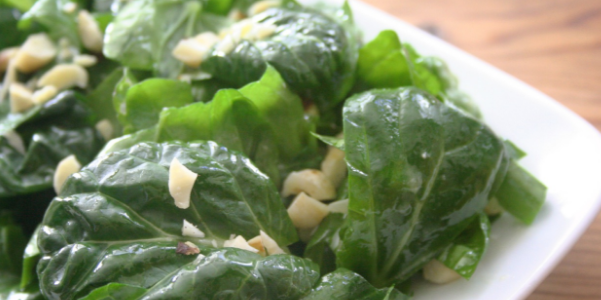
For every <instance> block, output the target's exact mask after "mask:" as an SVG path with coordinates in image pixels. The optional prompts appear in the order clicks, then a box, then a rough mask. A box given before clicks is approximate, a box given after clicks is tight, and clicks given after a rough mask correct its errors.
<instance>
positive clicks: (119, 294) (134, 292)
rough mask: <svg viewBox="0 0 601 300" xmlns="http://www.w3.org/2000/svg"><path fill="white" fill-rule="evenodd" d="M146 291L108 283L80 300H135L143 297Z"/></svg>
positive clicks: (140, 288)
mask: <svg viewBox="0 0 601 300" xmlns="http://www.w3.org/2000/svg"><path fill="white" fill-rule="evenodd" d="M146 291H147V290H146V289H145V288H142V287H139V286H133V285H127V284H121V283H109V284H107V285H105V286H103V287H99V288H97V289H95V290H93V291H92V292H91V293H90V294H89V295H87V296H86V297H84V298H81V300H113V299H121V300H126V299H137V298H138V297H140V296H142V295H144V293H146Z"/></svg>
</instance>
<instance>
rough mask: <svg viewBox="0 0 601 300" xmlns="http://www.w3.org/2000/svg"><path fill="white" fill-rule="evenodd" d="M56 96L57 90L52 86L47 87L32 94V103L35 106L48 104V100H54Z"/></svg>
mask: <svg viewBox="0 0 601 300" xmlns="http://www.w3.org/2000/svg"><path fill="white" fill-rule="evenodd" d="M56 94H58V89H57V88H56V87H54V86H53V85H47V86H45V87H43V88H41V89H39V90H37V91H35V92H33V96H32V100H33V103H35V104H37V105H42V104H44V103H46V102H48V100H50V99H52V98H54V96H56Z"/></svg>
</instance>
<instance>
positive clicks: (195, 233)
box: [182, 220, 205, 239]
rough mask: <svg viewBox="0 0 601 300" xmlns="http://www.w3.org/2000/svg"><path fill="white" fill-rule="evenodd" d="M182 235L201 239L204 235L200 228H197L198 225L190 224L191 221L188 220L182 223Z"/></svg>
mask: <svg viewBox="0 0 601 300" xmlns="http://www.w3.org/2000/svg"><path fill="white" fill-rule="evenodd" d="M182 235H183V236H190V237H195V238H199V239H202V238H204V237H205V233H204V232H202V231H201V230H200V229H198V227H196V226H194V225H192V223H190V222H188V221H187V220H184V225H182Z"/></svg>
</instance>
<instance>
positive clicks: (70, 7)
mask: <svg viewBox="0 0 601 300" xmlns="http://www.w3.org/2000/svg"><path fill="white" fill-rule="evenodd" d="M76 9H77V3H75V2H67V3H65V5H63V11H64V12H66V13H68V14H72V13H74V12H75V10H76Z"/></svg>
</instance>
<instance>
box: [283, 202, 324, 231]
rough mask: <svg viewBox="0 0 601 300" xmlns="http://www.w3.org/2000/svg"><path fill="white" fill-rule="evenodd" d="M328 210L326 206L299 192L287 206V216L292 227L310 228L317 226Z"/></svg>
mask: <svg viewBox="0 0 601 300" xmlns="http://www.w3.org/2000/svg"><path fill="white" fill-rule="evenodd" d="M329 213H330V211H329V210H328V206H327V205H325V204H323V203H321V202H319V201H317V200H315V199H313V198H311V197H309V196H307V194H305V193H300V194H299V195H298V196H296V198H294V201H292V204H290V207H288V216H290V219H291V220H292V223H293V224H294V227H296V228H298V229H311V228H315V227H317V225H319V223H321V221H322V220H323V218H325V217H326V216H327V215H328V214H329Z"/></svg>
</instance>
